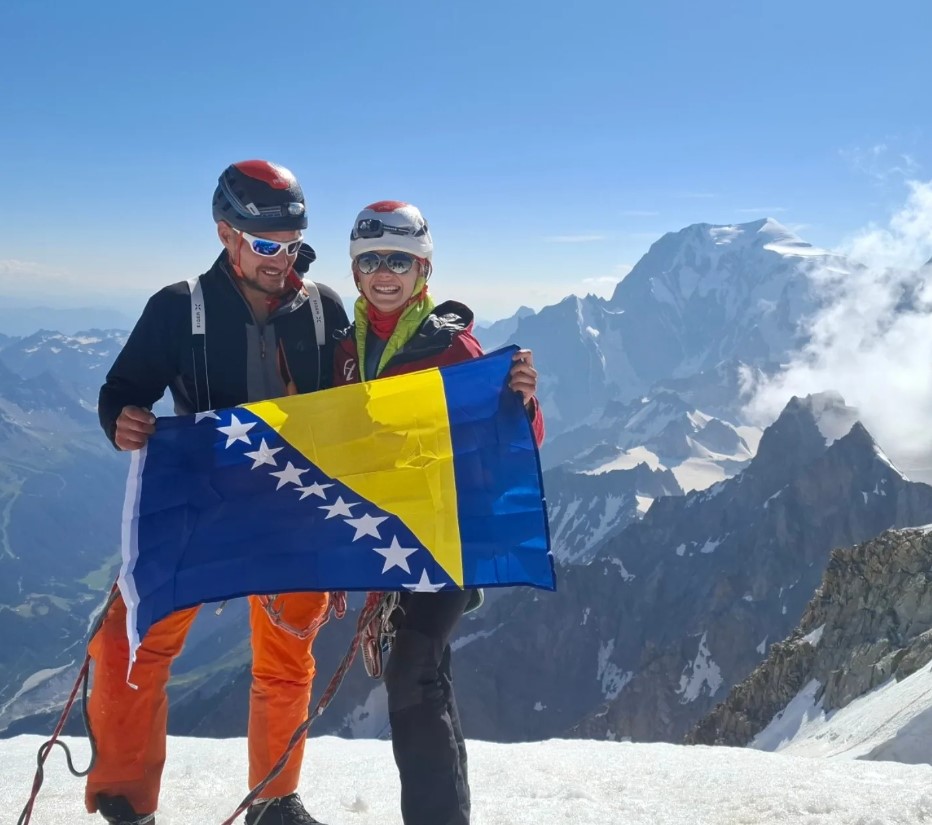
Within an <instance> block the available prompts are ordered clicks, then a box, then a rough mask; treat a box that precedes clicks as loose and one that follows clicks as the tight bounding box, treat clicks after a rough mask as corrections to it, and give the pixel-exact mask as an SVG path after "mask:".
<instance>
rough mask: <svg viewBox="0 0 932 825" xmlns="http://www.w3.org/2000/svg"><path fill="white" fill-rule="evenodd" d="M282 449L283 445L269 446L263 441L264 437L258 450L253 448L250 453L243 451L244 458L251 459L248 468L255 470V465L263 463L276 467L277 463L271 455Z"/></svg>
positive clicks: (258, 465) (259, 465)
mask: <svg viewBox="0 0 932 825" xmlns="http://www.w3.org/2000/svg"><path fill="white" fill-rule="evenodd" d="M282 449H284V448H283V447H275V448H270V447H269V445H268V444H266V443H265V439H264V438H263V439H262V443H261V444H260V445H259V449H258V450H254V451H253V452H251V453H243V455H244V456H246V458H251V459H253V463H252V467H250V468H249V469H251V470H255V469H256V467H261V466H262V465H263V464H271V465H272V466H273V467H277V466H278V463H277V462H276V461H275V459H274V458H273V457H272V456H274V455H275V453H277V452H281V450H282Z"/></svg>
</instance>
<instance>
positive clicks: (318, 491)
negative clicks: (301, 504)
mask: <svg viewBox="0 0 932 825" xmlns="http://www.w3.org/2000/svg"><path fill="white" fill-rule="evenodd" d="M328 487H333V485H332V484H320V483H319V482H317V481H315V482H314V483H313V484H309V485H308V486H307V487H298V488H296V489H297V490H298V492H299V493H301V498H299V499H298V501H304V499H306V498H307V497H308V496H320V497H321V498H322V499H323V500H324V501H326V500H327V494H326V493H325V492H324V490H326V489H327V488H328Z"/></svg>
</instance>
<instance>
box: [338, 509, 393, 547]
mask: <svg viewBox="0 0 932 825" xmlns="http://www.w3.org/2000/svg"><path fill="white" fill-rule="evenodd" d="M387 518H388V516H370V515H368V514H367V515H365V516H360V517H359V518H348V519H347V520H346V523H347V524H348V525H349V526H350V527H355V528H356V535H355V536H353V541H356V539H359V538H362V537H363V536H372V537H373V538H377V539H380V538H382V536H381V534H380V533H379V525H380V524H381V523H382V522H383V521H385V520H386V519H387Z"/></svg>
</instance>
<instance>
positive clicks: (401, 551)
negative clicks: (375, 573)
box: [372, 536, 417, 573]
mask: <svg viewBox="0 0 932 825" xmlns="http://www.w3.org/2000/svg"><path fill="white" fill-rule="evenodd" d="M372 549H373V550H375V552H376V553H378V554H379V555H382V556H385V566H384V567H383V568H382V572H383V573H387V572H388V571H389V570H391V569H392V568H393V567H400V568H401V569H402V570H404V571H405V573H410V572H411V568H410V567H408V556H410V555H411V554H412V553H416V552H417V547H402V546H401V545H400V544H399V543H398V536H392V543H391V546H390V547H373V548H372Z"/></svg>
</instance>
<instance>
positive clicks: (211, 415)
mask: <svg viewBox="0 0 932 825" xmlns="http://www.w3.org/2000/svg"><path fill="white" fill-rule="evenodd" d="M205 418H216V419H217V421H219V420H220V416H219V415H217V413H215V412H214V411H213V410H207V412H202V413H194V423H195V424H199V423H200V422H201V421H203V420H204V419H205Z"/></svg>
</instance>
